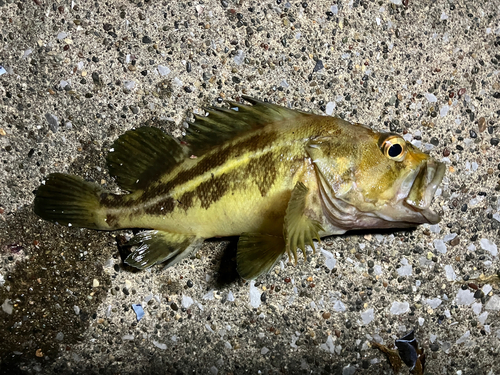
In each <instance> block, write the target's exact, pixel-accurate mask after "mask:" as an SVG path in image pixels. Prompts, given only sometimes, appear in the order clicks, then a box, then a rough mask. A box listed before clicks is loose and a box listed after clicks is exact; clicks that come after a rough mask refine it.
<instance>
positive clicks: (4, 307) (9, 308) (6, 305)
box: [2, 299, 14, 315]
mask: <svg viewBox="0 0 500 375" xmlns="http://www.w3.org/2000/svg"><path fill="white" fill-rule="evenodd" d="M2 310H3V311H4V312H5V313H7V314H9V315H10V314H12V311H13V310H14V306H13V305H12V302H11V301H10V299H6V300H5V301H3V303H2Z"/></svg>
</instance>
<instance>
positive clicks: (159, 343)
mask: <svg viewBox="0 0 500 375" xmlns="http://www.w3.org/2000/svg"><path fill="white" fill-rule="evenodd" d="M153 345H154V346H156V347H157V348H158V349H161V350H165V349H167V345H166V344H163V343H161V342H158V341H155V340H153Z"/></svg>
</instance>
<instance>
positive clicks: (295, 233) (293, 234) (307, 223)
mask: <svg viewBox="0 0 500 375" xmlns="http://www.w3.org/2000/svg"><path fill="white" fill-rule="evenodd" d="M308 193H309V189H308V188H307V187H306V186H305V185H304V184H303V183H302V182H297V184H296V185H295V187H294V189H293V190H292V196H291V197H290V201H289V202H288V207H287V209H286V214H285V227H284V231H283V232H284V234H285V241H286V251H287V253H288V257H289V258H290V259H291V255H292V254H293V257H294V259H295V263H297V249H301V250H302V253H303V254H304V257H305V256H306V245H309V246H311V247H312V248H313V250H314V242H313V240H314V239H316V240H318V241H319V240H320V237H319V234H318V233H319V231H322V230H323V228H322V227H321V224H320V222H319V221H317V220H314V219H312V218H310V217H309V216H307V214H306V208H307V204H306V203H307V196H308Z"/></svg>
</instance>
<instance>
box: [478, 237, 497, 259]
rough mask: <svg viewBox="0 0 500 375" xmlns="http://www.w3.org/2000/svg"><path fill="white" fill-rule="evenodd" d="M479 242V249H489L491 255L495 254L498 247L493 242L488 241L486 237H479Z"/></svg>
mask: <svg viewBox="0 0 500 375" xmlns="http://www.w3.org/2000/svg"><path fill="white" fill-rule="evenodd" d="M479 244H480V245H481V249H483V250H486V251H489V252H490V253H491V255H493V256H494V257H496V256H497V254H498V248H497V245H496V244H495V243H494V242H492V241H490V240H489V239H487V238H481V239H480V240H479Z"/></svg>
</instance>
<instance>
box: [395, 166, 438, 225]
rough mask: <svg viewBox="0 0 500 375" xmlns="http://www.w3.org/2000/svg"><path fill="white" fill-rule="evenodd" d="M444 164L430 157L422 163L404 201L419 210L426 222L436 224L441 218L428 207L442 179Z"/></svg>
mask: <svg viewBox="0 0 500 375" xmlns="http://www.w3.org/2000/svg"><path fill="white" fill-rule="evenodd" d="M445 170H446V166H445V164H444V163H441V162H438V161H436V160H433V159H430V160H428V161H426V163H424V164H422V165H421V167H420V170H419V171H418V173H417V175H416V177H415V179H414V181H413V183H412V185H411V189H410V191H409V193H408V196H407V197H406V200H405V203H406V205H407V206H408V207H410V208H411V209H413V210H414V211H416V212H419V213H420V214H421V215H422V217H423V218H425V220H426V221H425V222H426V223H428V224H437V223H438V222H439V221H440V220H441V218H440V217H439V215H438V214H436V213H435V212H434V211H432V210H431V209H430V208H429V207H430V205H431V202H432V198H433V197H434V194H435V193H436V190H437V188H438V186H439V184H440V183H441V181H442V180H443V177H444V174H445Z"/></svg>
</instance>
